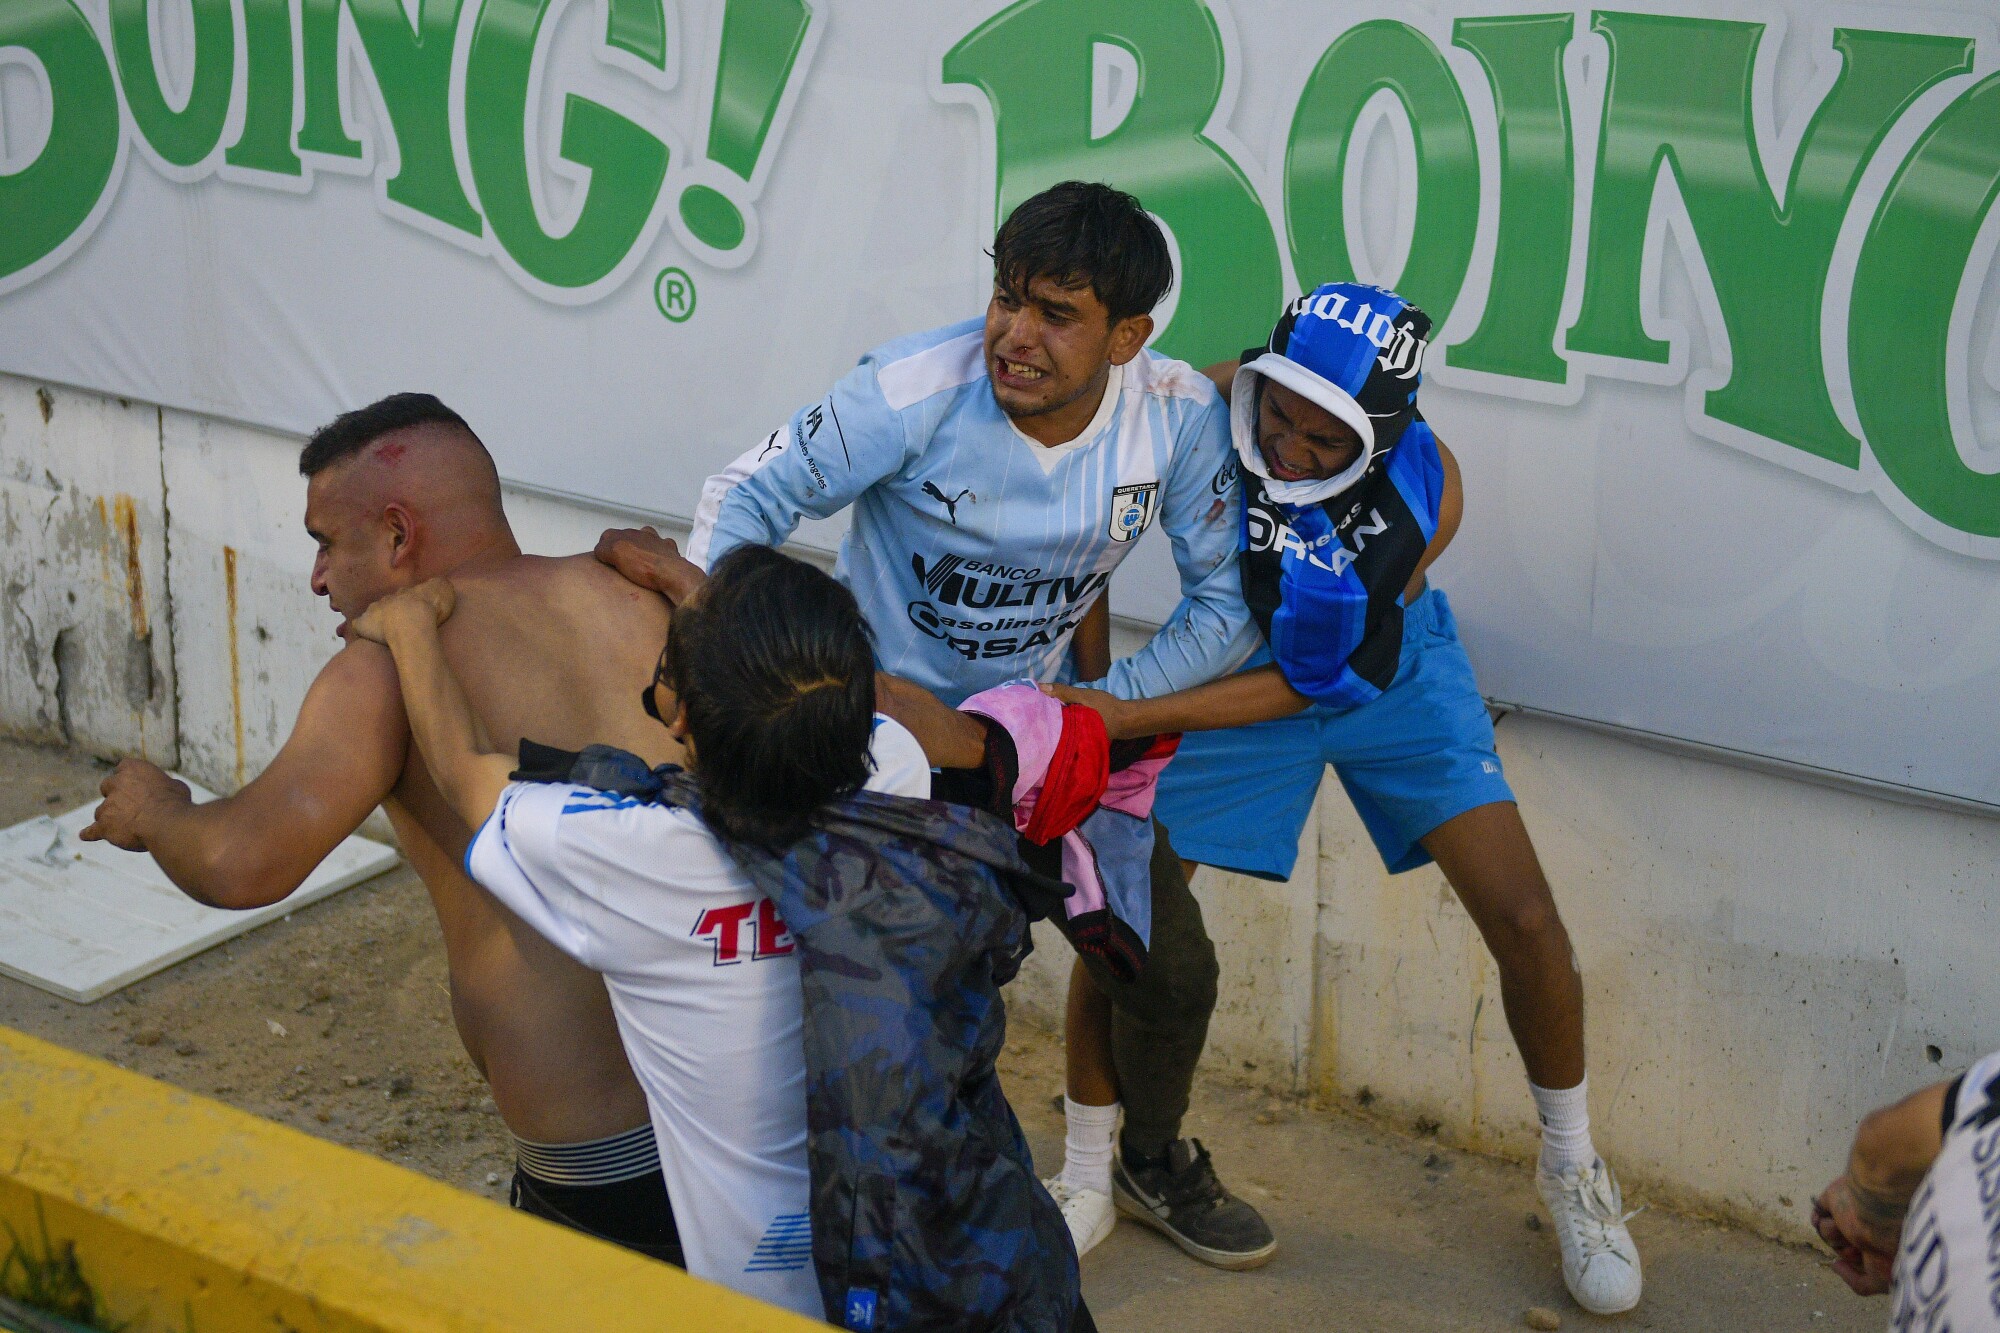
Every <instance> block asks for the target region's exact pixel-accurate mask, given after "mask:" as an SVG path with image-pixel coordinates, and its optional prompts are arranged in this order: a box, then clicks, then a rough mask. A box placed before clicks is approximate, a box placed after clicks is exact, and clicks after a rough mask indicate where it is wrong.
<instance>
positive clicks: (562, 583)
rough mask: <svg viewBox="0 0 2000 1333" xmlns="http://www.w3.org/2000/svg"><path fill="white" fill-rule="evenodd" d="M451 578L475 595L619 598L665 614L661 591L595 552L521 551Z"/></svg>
mask: <svg viewBox="0 0 2000 1333" xmlns="http://www.w3.org/2000/svg"><path fill="white" fill-rule="evenodd" d="M451 581H452V583H453V585H454V586H456V587H457V589H458V591H459V592H461V593H468V592H469V593H471V594H472V595H473V596H474V597H475V598H478V597H482V596H492V597H495V598H496V599H500V598H507V597H510V596H531V597H532V596H546V595H550V594H556V593H561V594H564V595H570V596H587V597H604V598H616V599H619V600H624V601H630V602H632V603H633V604H634V605H635V606H640V607H645V608H649V609H656V610H657V611H658V612H659V614H660V616H661V617H662V618H664V617H665V615H666V607H665V605H664V604H663V603H662V602H661V601H660V597H659V594H657V593H654V592H650V591H648V590H647V589H645V588H641V587H639V586H638V585H636V584H633V583H630V582H628V581H627V580H626V579H625V577H624V576H623V575H622V574H620V573H618V571H616V570H614V569H612V568H611V567H609V566H608V565H606V564H604V563H603V562H602V561H601V560H599V559H597V557H596V556H593V555H590V554H588V553H584V554H581V555H556V556H548V555H522V556H516V557H514V558H513V559H511V560H507V561H504V562H502V563H500V564H497V565H490V566H487V567H485V568H482V569H478V570H468V571H460V572H456V573H454V574H452V576H451Z"/></svg>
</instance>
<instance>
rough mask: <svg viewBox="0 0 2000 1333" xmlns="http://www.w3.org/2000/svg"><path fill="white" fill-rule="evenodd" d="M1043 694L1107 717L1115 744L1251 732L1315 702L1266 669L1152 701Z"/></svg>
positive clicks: (1099, 693) (1068, 689) (1050, 690)
mask: <svg viewBox="0 0 2000 1333" xmlns="http://www.w3.org/2000/svg"><path fill="white" fill-rule="evenodd" d="M1042 692H1043V693H1045V694H1050V695H1053V696H1055V697H1056V698H1058V699H1060V700H1062V701H1063V702H1064V703H1066V704H1083V705H1085V706H1086V707H1089V708H1094V709H1096V710H1097V711H1098V713H1099V714H1100V715H1102V717H1103V718H1104V730H1105V732H1106V733H1107V734H1108V735H1109V736H1110V737H1111V739H1112V740H1114V741H1123V740H1131V739H1132V738H1133V737H1136V736H1158V735H1160V734H1162V733H1163V732H1169V731H1223V730H1226V729H1228V728H1230V727H1247V726H1249V725H1250V724H1251V723H1252V722H1269V721H1270V720H1271V719H1272V718H1278V717H1290V716H1291V715H1292V714H1293V713H1296V712H1298V711H1299V710H1300V709H1302V708H1304V707H1306V706H1307V705H1309V704H1310V703H1312V700H1311V699H1308V698H1307V697H1306V696H1305V695H1303V694H1300V693H1299V692H1298V691H1297V690H1295V689H1293V688H1292V687H1291V685H1289V684H1288V683H1287V682H1286V680H1285V675H1284V673H1283V672H1282V671H1279V670H1278V668H1277V667H1275V666H1272V665H1268V664H1267V665H1265V666H1260V667H1256V668H1254V669H1252V670H1249V671H1242V672H1238V673H1237V674H1236V675H1233V676H1224V677H1223V678H1222V679H1221V680H1212V681H1210V682H1208V683H1207V684H1206V685H1197V686H1195V687H1194V688H1193V689H1191V690H1180V691H1177V692H1175V693H1173V694H1163V695H1160V696H1159V697H1157V698H1153V699H1120V698H1119V697H1118V696H1117V695H1114V694H1106V693H1105V692H1104V691H1103V690H1086V689H1079V688H1077V687H1076V686H1073V685H1044V686H1042Z"/></svg>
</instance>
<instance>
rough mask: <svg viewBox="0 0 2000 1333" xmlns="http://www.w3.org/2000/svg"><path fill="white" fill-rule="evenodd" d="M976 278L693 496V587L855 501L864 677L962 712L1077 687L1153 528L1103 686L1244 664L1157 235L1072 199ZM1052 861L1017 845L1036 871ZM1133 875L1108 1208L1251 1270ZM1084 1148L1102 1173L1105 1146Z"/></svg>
mask: <svg viewBox="0 0 2000 1333" xmlns="http://www.w3.org/2000/svg"><path fill="white" fill-rule="evenodd" d="M993 260H994V283H993V295H992V299H991V301H990V302H989V304H988V306H987V309H986V314H985V316H984V318H975V319H969V320H965V321H963V322H961V323H958V324H953V325H948V326H947V327H945V328H941V329H934V330H932V331H931V332H928V333H920V334H916V335H914V336H912V337H908V338H903V339H900V340H898V341H896V342H892V343H889V344H887V345H886V346H883V347H880V348H877V349H876V350H874V351H872V352H870V353H868V354H867V355H866V356H864V357H863V358H862V359H861V363H860V364H859V365H858V366H856V367H855V369H854V370H853V372H851V373H850V374H849V375H847V376H846V377H845V378H844V379H842V380H841V381H840V382H839V383H838V384H836V385H834V386H833V388H832V390H831V391H830V392H829V393H827V394H826V396H825V397H823V398H821V399H819V400H818V401H816V402H813V403H811V404H809V405H807V406H806V407H804V408H802V409H800V410H799V411H798V412H796V413H795V414H794V415H793V416H792V418H791V419H790V420H789V421H788V422H786V423H785V424H784V425H783V426H781V427H780V428H779V429H777V430H775V431H773V432H771V434H770V435H769V436H767V437H765V438H764V439H763V440H761V441H759V442H758V443H757V444H756V445H754V446H753V447H752V448H750V449H749V450H748V451H746V452H745V453H744V454H743V455H742V456H741V457H739V458H738V459H736V460H735V461H734V462H733V463H731V464H730V465H729V466H728V468H726V469H725V470H724V471H723V472H721V473H720V474H718V475H717V476H715V477H712V478H710V479H709V482H708V484H707V486H706V487H705V488H704V490H703V493H702V498H701V503H700V506H699V508H698V509H697V511H696V516H695V525H694V532H693V535H692V537H691V538H690V540H689V549H688V555H689V557H690V558H691V559H692V560H693V561H694V562H695V563H696V564H698V565H703V566H706V565H710V564H712V563H713V562H714V561H716V560H719V559H720V558H721V557H722V556H724V555H726V554H728V553H729V552H730V551H731V550H733V549H735V548H736V547H738V546H742V545H745V544H749V543H756V544H761V545H770V546H775V545H778V544H780V543H782V542H784V541H785V540H786V539H787V538H788V537H790V536H791V534H792V532H793V530H794V529H795V528H796V527H797V526H798V523H799V520H800V519H801V518H803V517H806V516H808V515H810V516H812V517H816V518H824V517H827V516H829V515H831V514H834V513H836V512H838V511H839V510H841V509H844V508H847V507H849V506H852V507H853V511H854V517H853V527H852V529H851V530H850V531H849V533H848V535H847V537H846V539H845V540H844V541H843V542H842V543H841V547H840V559H839V564H838V566H837V568H836V570H835V573H836V575H837V577H839V579H840V580H841V581H842V582H843V583H845V584H846V585H847V586H848V587H849V588H851V589H852V590H853V591H854V594H855V596H856V598H857V599H859V601H860V603H861V607H862V610H863V612H864V613H865V614H866V616H867V618H868V621H869V623H870V625H871V627H872V628H873V630H874V633H875V642H876V651H877V658H878V662H879V664H880V666H881V668H882V670H884V671H885V672H890V673H893V674H894V675H896V676H900V677H903V678H905V679H907V680H910V681H914V682H915V683H916V684H918V685H921V686H923V687H925V688H926V689H928V690H930V691H932V692H933V693H935V694H936V695H938V696H939V697H941V698H942V699H944V700H945V701H946V702H948V703H953V704H956V703H958V702H960V701H962V700H964V699H965V698H966V697H967V696H969V695H972V694H975V693H978V692H979V691H981V690H984V689H987V688H989V687H991V686H995V685H999V684H1002V683H1003V682H1006V681H1008V680H1014V679H1019V678H1022V677H1031V678H1033V679H1035V680H1039V681H1045V682H1046V681H1052V680H1056V679H1058V678H1061V677H1063V676H1065V675H1067V674H1070V668H1069V657H1070V648H1071V641H1072V638H1073V637H1074V635H1075V631H1076V629H1077V626H1078V625H1079V624H1080V623H1081V622H1082V621H1083V619H1084V617H1085V616H1086V614H1087V613H1088V612H1089V611H1090V608H1091V607H1092V605H1093V603H1094V602H1096V601H1097V600H1098V599H1099V598H1100V597H1101V595H1102V592H1103V589H1104V586H1105V584H1106V582H1107V581H1108V580H1109V579H1110V577H1111V573H1112V571H1113V570H1114V569H1116V568H1117V567H1118V565H1119V563H1120V562H1121V561H1122V560H1123V559H1124V558H1125V556H1126V555H1127V554H1129V553H1130V552H1131V550H1132V549H1133V546H1134V544H1135V543H1136V542H1137V540H1138V539H1139V537H1140V536H1141V535H1142V534H1143V533H1144V532H1145V531H1146V530H1147V529H1148V528H1150V527H1152V526H1153V525H1154V524H1155V523H1157V524H1159V525H1160V526H1161V527H1162V528H1163V529H1164V530H1165V532H1166V535H1167V537H1168V539H1169V541H1170V542H1171V544H1172V547H1173V555H1174V562H1175V564H1176V566H1177V567H1178V569H1179V571H1180V583H1181V593H1182V600H1181V603H1180V605H1179V607H1178V608H1177V609H1176V610H1175V611H1174V613H1173V615H1172V616H1171V617H1170V618H1169V619H1168V620H1167V622H1166V624H1165V625H1164V626H1163V627H1162V628H1161V629H1160V631H1159V632H1158V633H1157V634H1156V635H1154V637H1153V638H1152V639H1151V640H1150V641H1149V642H1148V643H1147V644H1146V645H1145V646H1144V647H1142V648H1141V649H1140V650H1139V651H1138V652H1136V653H1134V654H1132V655H1131V656H1130V657H1128V658H1125V659H1124V660H1122V661H1119V662H1117V663H1113V664H1111V665H1110V666H1109V671H1108V674H1107V675H1105V676H1104V677H1103V679H1102V681H1101V682H1099V683H1101V685H1102V687H1103V688H1105V689H1107V690H1109V691H1110V692H1111V693H1112V694H1115V695H1118V696H1121V697H1131V698H1138V697H1143V696H1146V695H1153V694H1166V693H1169V692H1171V691H1174V690H1180V689H1186V688H1188V687H1189V686H1193V685H1198V684H1200V683H1201V682H1203V681H1206V680H1210V679H1213V678H1214V677H1216V676H1218V675H1221V674H1223V673H1225V672H1227V671H1230V670H1232V669H1233V668H1235V667H1236V666H1237V665H1238V664H1239V663H1241V662H1242V661H1243V659H1244V658H1245V657H1246V656H1248V654H1249V652H1250V651H1251V649H1252V648H1253V647H1254V646H1255V643H1256V630H1255V627H1254V625H1253V624H1252V621H1251V617H1250V612H1249V609H1248V608H1247V607H1246V606H1245V605H1244V602H1243V595H1242V587H1243V584H1242V579H1241V576H1240V575H1239V573H1238V570H1237V542H1236V529H1237V510H1238V506H1239V482H1238V469H1237V466H1236V463H1235V460H1234V458H1233V456H1232V454H1231V452H1230V442H1229V423H1228V416H1227V412H1226V409H1225V406H1224V403H1223V400H1222V398H1221V396H1220V395H1219V394H1218V393H1217V391H1216V389H1215V387H1214V386H1213V385H1212V384H1211V383H1210V382H1209V381H1208V380H1207V379H1205V378H1204V377H1203V376H1202V375H1201V374H1200V373H1199V372H1197V371H1196V370H1194V369H1193V368H1191V367H1189V366H1187V365H1186V364H1184V363H1182V362H1180V361H1176V360H1173V359H1171V358H1169V357H1165V356H1160V355H1158V354H1156V353H1153V352H1150V351H1148V350H1146V340H1147V339H1148V338H1149V337H1150V336H1151V334H1152V332H1153V320H1152V317H1151V311H1152V310H1153V308H1154V306H1155V305H1157V304H1158V303H1159V301H1160V299H1161V298H1162V297H1163V296H1164V295H1165V294H1166V292H1167V288H1168V286H1169V285H1170V283H1171V282H1172V277H1173V268H1172V261H1171V257H1170V254H1169V251H1168V248H1167V243H1166V238H1165V236H1164V235H1163V234H1162V233H1161V231H1160V228H1159V226H1158V224H1156V223H1155V222H1154V221H1153V220H1152V219H1151V218H1150V217H1148V216H1147V214H1146V213H1145V211H1144V210H1143V209H1142V208H1141V207H1140V205H1139V202H1138V200H1136V199H1134V198H1132V196H1130V195H1128V194H1124V193H1121V192H1120V191H1117V190H1114V189H1111V188H1110V187H1109V186H1105V185H1095V184H1085V183H1082V182H1077V181H1069V182H1065V183H1063V184H1061V185H1057V186H1055V187H1053V188H1051V189H1049V190H1047V191H1045V192H1043V193H1042V194H1039V195H1037V196H1035V197H1034V198H1032V199H1029V200H1028V201H1026V202H1025V203H1023V204H1022V205H1021V206H1020V207H1019V208H1017V209H1016V210H1015V211H1014V212H1013V213H1012V214H1011V215H1010V216H1009V217H1008V219H1007V221H1006V223H1005V224H1004V225H1003V226H1002V227H1001V228H1000V231H999V234H998V236H996V238H995V240H994V246H993ZM614 536H616V534H610V535H607V540H609V541H612V545H613V546H614V547H616V546H618V545H619V542H618V541H615V540H612V538H613V537H614ZM625 536H626V537H627V538H630V539H629V540H626V541H625V542H624V545H625V547H626V548H627V549H626V551H625V553H624V555H622V556H621V555H619V554H618V553H617V552H616V551H613V552H612V553H611V554H610V555H608V556H607V558H611V559H613V560H614V563H617V564H618V565H619V567H620V568H621V569H626V570H627V572H628V574H629V575H630V576H632V577H635V578H638V579H640V580H642V581H643V580H644V579H645V578H646V577H648V575H647V572H646V564H647V561H646V558H645V552H644V550H643V549H641V548H643V546H644V544H645V541H644V539H642V538H636V537H631V535H630V534H625ZM653 540H654V541H656V542H657V541H658V540H659V539H657V538H655V539H653ZM1093 674H1094V673H1093ZM974 762H977V761H976V760H975V761H974ZM1053 852H1054V848H1053V846H1051V847H1050V848H1041V847H1033V846H1028V845H1024V847H1023V853H1024V855H1026V856H1027V857H1028V858H1029V860H1030V864H1036V859H1037V858H1038V857H1041V858H1044V859H1046V858H1047V857H1048V856H1051V855H1052V854H1053ZM1038 868H1039V867H1038ZM1152 879H1153V884H1152V925H1151V940H1150V949H1149V953H1148V961H1147V964H1146V966H1145V968H1144V970H1143V971H1142V972H1141V974H1140V975H1139V977H1138V978H1137V979H1136V980H1131V981H1121V980H1120V979H1118V978H1117V977H1116V976H1114V975H1113V974H1112V973H1111V971H1110V970H1109V968H1108V967H1107V966H1106V965H1105V964H1104V963H1102V962H1101V961H1100V960H1098V959H1097V958H1095V957H1092V956H1089V955H1085V956H1084V964H1085V966H1086V968H1087V970H1088V973H1089V977H1090V980H1091V982H1092V983H1093V984H1094V985H1095V986H1096V987H1097V988H1098V990H1099V991H1100V992H1101V993H1102V994H1103V995H1104V996H1105V997H1106V998H1107V999H1108V1001H1109V1003H1110V1006H1111V1009H1112V1021H1111V1029H1112V1030H1111V1048H1112V1056H1113V1059H1114V1061H1115V1064H1116V1068H1117V1075H1118V1079H1119V1082H1120V1084H1121V1086H1122V1088H1123V1093H1124V1098H1125V1108H1124V1110H1125V1122H1124V1132H1123V1137H1122V1142H1121V1153H1120V1164H1119V1171H1120V1180H1121V1183H1122V1184H1123V1185H1124V1186H1126V1187H1127V1189H1126V1191H1125V1194H1126V1195H1129V1197H1122V1201H1123V1202H1124V1203H1125V1204H1126V1206H1127V1207H1128V1208H1134V1209H1142V1210H1145V1211H1146V1212H1147V1213H1148V1218H1149V1220H1151V1221H1153V1222H1154V1223H1155V1224H1156V1225H1159V1226H1160V1227H1161V1228H1162V1229H1163V1230H1165V1231H1166V1232H1167V1233H1168V1235H1169V1236H1170V1237H1171V1238H1172V1239H1173V1240H1175V1242H1176V1243H1178V1244H1180V1245H1181V1246H1182V1248H1183V1249H1186V1250H1187V1251H1188V1252H1189V1253H1191V1254H1194V1255H1195V1256H1196V1257H1198V1258H1201V1259H1203V1260H1205V1261H1207V1262H1211V1263H1215V1264H1218V1265H1220V1266H1224V1267H1231V1268H1248V1267H1254V1266H1255V1265H1257V1264H1260V1263H1262V1262H1264V1261H1265V1260H1266V1259H1268V1258H1269V1257H1270V1255H1271V1254H1272V1253H1273V1251H1274V1250H1275V1249H1276V1245H1277V1243H1276V1241H1275V1240H1274V1239H1273V1238H1272V1236H1271V1232H1270V1229H1269V1227H1267V1226H1266V1225H1265V1223H1264V1220H1263V1219H1262V1218H1261V1217H1260V1216H1258V1214H1257V1212H1256V1210H1255V1209H1253V1208H1251V1207H1250V1205H1249V1204H1247V1203H1245V1202H1243V1201H1242V1200H1240V1199H1237V1198H1235V1197H1234V1196H1233V1195H1231V1194H1230V1193H1229V1192H1228V1191H1227V1190H1226V1189H1224V1188H1223V1187H1222V1185H1221V1184H1220V1182H1219V1181H1218V1180H1217V1179H1216V1176H1215V1172H1214V1170H1213V1168H1212V1166H1211V1165H1210V1162H1209V1158H1208V1154H1207V1153H1206V1152H1205V1151H1203V1150H1202V1148H1201V1145H1200V1144H1199V1143H1197V1142H1195V1141H1193V1140H1188V1139H1183V1138H1182V1137H1181V1120H1182V1118H1183V1117H1184V1115H1185V1114H1186V1111H1187V1105H1188V1093H1189V1089H1190V1088H1191V1086H1192V1084H1193V1080H1194V1070H1195V1065H1196V1063H1197V1061H1198V1060H1199V1058H1200V1055H1201V1050H1202V1046H1203V1044H1204V1043H1205V1041H1206V1039H1207V1032H1208V1021H1209V1015H1210V1013H1211V1012H1212V1010H1213V1009H1214V1006H1215V978H1216V962H1215V950H1214V946H1213V945H1212V944H1211V942H1210V941H1209V937H1208V933H1207V930H1206V928H1205V927H1204V926H1203V924H1202V920H1201V911H1200V908H1199V907H1198V906H1197V905H1196V903H1195V900H1194V897H1193V895H1192V894H1190V893H1189V892H1188V887H1187V880H1186V876H1185V875H1184V874H1183V873H1182V871H1181V868H1180V863H1179V860H1178V858H1177V857H1176V856H1175V854H1174V852H1173V850H1172V849H1171V847H1170V846H1169V845H1168V843H1167V840H1166V838H1165V837H1164V836H1160V837H1159V838H1158V839H1157V840H1156V846H1155V851H1154V856H1153V860H1152ZM1113 1118H1114V1119H1115V1114H1114V1117H1113ZM1103 1139H1104V1144H1105V1157H1106V1158H1107V1159H1108V1158H1109V1156H1110V1151H1109V1150H1110V1141H1111V1130H1110V1129H1109V1127H1106V1128H1105V1129H1104V1130H1103ZM1059 1183H1060V1182H1058V1184H1059ZM1106 1193H1107V1194H1108V1191H1106ZM1058 1194H1059V1197H1060V1198H1062V1199H1063V1201H1064V1202H1065V1204H1066V1212H1068V1211H1071V1210H1070V1209H1069V1208H1068V1207H1067V1204H1068V1203H1069V1198H1068V1196H1067V1195H1066V1194H1064V1193H1063V1192H1062V1191H1060V1190H1059V1191H1058ZM1103 1205H1104V1208H1105V1210H1106V1212H1107V1216H1106V1217H1105V1218H1104V1219H1103V1221H1104V1222H1105V1224H1107V1225H1108V1220H1109V1219H1108V1209H1109V1206H1110V1200H1109V1198H1108V1197H1106V1198H1104V1200H1103ZM1070 1220H1071V1224H1072V1230H1073V1231H1074V1230H1075V1229H1076V1227H1077V1225H1078V1223H1077V1219H1076V1218H1074V1217H1072V1218H1071V1219H1070Z"/></svg>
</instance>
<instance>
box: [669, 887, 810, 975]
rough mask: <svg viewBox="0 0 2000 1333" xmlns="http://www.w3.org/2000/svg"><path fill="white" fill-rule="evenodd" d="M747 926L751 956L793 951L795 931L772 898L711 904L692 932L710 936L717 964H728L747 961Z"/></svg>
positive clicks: (760, 956)
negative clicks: (745, 943)
mask: <svg viewBox="0 0 2000 1333" xmlns="http://www.w3.org/2000/svg"><path fill="white" fill-rule="evenodd" d="M746 927H747V928H748V931H749V935H750V940H749V943H750V957H751V958H753V959H758V960H761V959H765V958H783V957H786V956H787V955H789V954H790V953H791V952H792V932H791V931H789V930H787V929H785V923H784V920H783V919H782V918H781V917H779V915H778V909H777V908H776V907H775V906H773V905H772V903H771V900H770V899H769V898H759V899H757V900H756V901H755V902H748V903H730V904H728V905H727V906H724V907H711V908H708V909H707V910H706V911H704V912H703V913H702V914H701V915H700V916H698V917H696V918H695V923H694V929H693V930H692V931H690V932H688V933H689V934H691V935H693V936H694V937H695V938H696V939H700V938H702V937H704V936H707V937H708V938H709V942H710V943H711V944H713V945H714V946H715V966H717V967H728V966H729V965H731V964H732V963H740V962H742V961H743V944H744V933H745V929H746Z"/></svg>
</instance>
